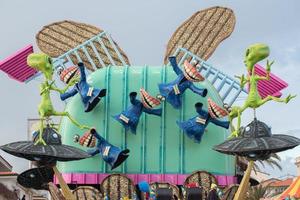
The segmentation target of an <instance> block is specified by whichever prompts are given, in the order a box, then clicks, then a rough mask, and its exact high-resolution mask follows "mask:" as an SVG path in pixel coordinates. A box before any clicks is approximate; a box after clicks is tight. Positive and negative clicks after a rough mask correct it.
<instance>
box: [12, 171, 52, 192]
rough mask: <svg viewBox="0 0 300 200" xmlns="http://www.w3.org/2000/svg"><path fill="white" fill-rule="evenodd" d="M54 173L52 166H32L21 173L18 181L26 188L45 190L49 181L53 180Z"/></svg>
mask: <svg viewBox="0 0 300 200" xmlns="http://www.w3.org/2000/svg"><path fill="white" fill-rule="evenodd" d="M53 174H54V171H53V169H52V168H51V167H39V168H32V169H29V170H27V171H25V172H23V173H22V174H20V175H19V176H18V178H17V181H18V183H19V184H20V185H22V186H24V187H26V188H33V189H36V190H45V189H48V186H47V185H48V183H49V182H52V180H53Z"/></svg>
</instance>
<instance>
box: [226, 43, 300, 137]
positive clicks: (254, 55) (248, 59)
mask: <svg viewBox="0 0 300 200" xmlns="http://www.w3.org/2000/svg"><path fill="white" fill-rule="evenodd" d="M269 54H270V49H269V47H268V46H267V45H265V44H261V43H257V44H253V45H250V46H249V47H248V48H247V50H246V54H245V60H244V63H245V65H246V67H247V72H248V74H247V77H245V76H244V75H242V76H237V78H239V79H240V81H241V87H242V88H243V87H244V86H245V84H246V83H249V85H250V90H249V93H248V97H247V99H246V101H245V102H244V105H243V106H242V107H238V106H233V107H232V108H231V112H230V113H229V119H230V122H231V124H232V120H233V119H234V118H236V117H237V121H238V122H237V127H236V128H234V130H232V133H231V136H230V137H238V136H239V129H240V126H241V115H242V113H243V112H244V111H245V110H246V109H247V108H252V109H254V110H255V109H257V108H259V107H260V106H262V105H263V104H265V103H266V102H268V101H271V100H273V101H276V102H283V103H288V102H289V101H290V100H291V99H293V98H294V97H296V95H288V96H287V97H286V98H284V99H283V98H278V97H274V96H270V95H269V96H267V97H265V98H261V96H260V95H259V93H258V90H257V82H258V81H259V80H269V79H270V72H271V66H272V64H273V63H274V61H273V62H269V61H267V67H266V71H267V74H266V76H259V75H255V73H254V70H255V68H254V65H255V64H256V63H258V62H259V61H261V60H263V59H265V58H267V57H268V56H269ZM232 127H233V126H232Z"/></svg>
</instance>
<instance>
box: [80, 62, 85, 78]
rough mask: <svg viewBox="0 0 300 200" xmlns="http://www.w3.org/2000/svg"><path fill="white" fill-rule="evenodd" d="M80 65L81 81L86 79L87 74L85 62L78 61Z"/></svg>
mask: <svg viewBox="0 0 300 200" xmlns="http://www.w3.org/2000/svg"><path fill="white" fill-rule="evenodd" d="M78 67H79V70H80V80H81V81H86V75H85V71H84V65H83V63H82V62H80V63H78Z"/></svg>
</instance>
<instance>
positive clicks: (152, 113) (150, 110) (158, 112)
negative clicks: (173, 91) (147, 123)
mask: <svg viewBox="0 0 300 200" xmlns="http://www.w3.org/2000/svg"><path fill="white" fill-rule="evenodd" d="M143 111H144V112H145V113H148V114H151V115H157V116H161V113H162V109H161V108H158V109H148V108H144V109H143Z"/></svg>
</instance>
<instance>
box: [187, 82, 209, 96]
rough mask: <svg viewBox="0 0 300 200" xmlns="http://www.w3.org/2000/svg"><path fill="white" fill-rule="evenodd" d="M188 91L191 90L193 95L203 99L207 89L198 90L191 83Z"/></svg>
mask: <svg viewBox="0 0 300 200" xmlns="http://www.w3.org/2000/svg"><path fill="white" fill-rule="evenodd" d="M189 88H190V90H192V91H193V92H194V93H196V94H199V95H200V96H202V97H205V96H206V94H207V89H206V88H204V89H203V88H198V87H196V86H195V85H194V84H193V83H192V84H191V85H190V87H189Z"/></svg>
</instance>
